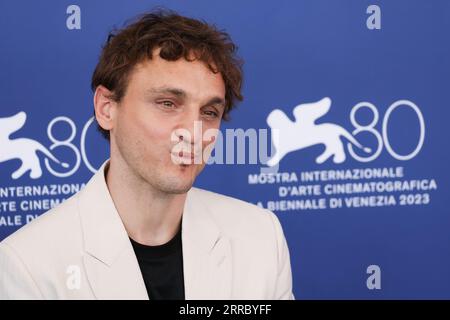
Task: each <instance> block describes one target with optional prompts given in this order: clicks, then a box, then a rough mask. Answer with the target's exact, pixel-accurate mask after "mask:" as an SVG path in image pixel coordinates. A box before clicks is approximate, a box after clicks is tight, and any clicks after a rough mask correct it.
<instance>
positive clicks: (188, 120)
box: [174, 111, 202, 145]
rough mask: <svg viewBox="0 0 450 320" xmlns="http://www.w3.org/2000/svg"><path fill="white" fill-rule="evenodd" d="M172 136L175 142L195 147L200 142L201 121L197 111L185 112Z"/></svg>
mask: <svg viewBox="0 0 450 320" xmlns="http://www.w3.org/2000/svg"><path fill="white" fill-rule="evenodd" d="M174 135H175V138H176V140H177V141H183V142H185V143H186V144H191V145H196V144H199V143H201V141H202V121H201V119H200V113H199V111H190V112H186V113H185V114H184V116H183V118H182V120H181V121H180V123H179V124H178V125H177V127H176V129H175V131H174Z"/></svg>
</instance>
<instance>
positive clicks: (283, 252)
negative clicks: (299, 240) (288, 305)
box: [269, 211, 295, 300]
mask: <svg viewBox="0 0 450 320" xmlns="http://www.w3.org/2000/svg"><path fill="white" fill-rule="evenodd" d="M269 212H270V217H271V219H272V223H273V226H274V229H275V238H276V241H277V256H278V261H277V264H278V274H277V283H276V287H275V294H274V298H273V299H274V300H294V299H295V297H294V294H293V292H292V271H291V261H290V257H289V248H288V246H287V242H286V238H285V236H284V233H283V229H282V227H281V224H280V221H279V220H278V217H277V216H276V215H275V214H274V213H273V212H271V211H269Z"/></svg>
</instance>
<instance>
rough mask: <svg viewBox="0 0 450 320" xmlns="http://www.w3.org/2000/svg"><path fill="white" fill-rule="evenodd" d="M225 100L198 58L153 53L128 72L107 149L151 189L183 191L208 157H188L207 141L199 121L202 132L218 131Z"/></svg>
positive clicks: (220, 84)
mask: <svg viewBox="0 0 450 320" xmlns="http://www.w3.org/2000/svg"><path fill="white" fill-rule="evenodd" d="M224 103H225V85H224V82H223V79H222V76H221V75H220V73H213V72H212V71H211V70H210V69H209V68H208V67H207V66H206V65H205V64H204V63H203V62H201V61H197V60H195V61H192V62H190V61H187V60H185V59H184V58H181V59H179V60H177V61H167V60H164V59H162V58H161V57H160V56H159V52H158V51H156V52H155V53H154V54H153V59H152V60H147V61H145V62H143V63H140V64H138V65H136V66H135V68H134V70H133V71H132V73H131V74H130V76H129V82H128V86H127V90H126V93H125V95H124V97H123V98H122V100H121V101H120V103H119V104H118V105H117V108H116V111H115V119H114V127H113V128H112V129H111V131H110V134H111V144H112V145H111V150H113V149H114V148H115V150H116V151H117V153H118V155H119V156H120V157H121V158H122V159H123V160H124V162H125V163H126V165H127V166H128V168H129V169H130V170H131V171H132V172H133V173H134V174H135V175H136V176H137V177H138V178H140V179H143V180H145V181H146V182H147V183H148V184H150V185H151V186H152V187H154V188H155V189H156V190H158V191H161V192H164V193H172V194H180V193H185V192H187V191H188V190H189V189H190V188H191V187H192V184H193V183H194V180H195V178H196V176H197V175H198V174H199V173H200V171H201V170H202V169H203V168H204V166H205V162H204V161H206V160H207V159H203V157H202V156H201V154H200V158H196V159H195V161H194V160H193V159H192V158H191V157H193V156H194V154H195V153H196V152H199V151H202V150H204V149H205V147H206V146H207V145H209V144H211V140H207V141H204V140H203V139H202V136H201V134H202V133H201V132H199V130H198V129H199V127H200V124H201V129H202V131H203V132H205V131H206V130H208V129H218V128H219V126H220V122H221V118H222V114H223V112H224ZM194 122H197V124H196V125H194ZM194 128H195V131H196V132H194ZM194 138H195V140H194ZM194 143H195V144H194ZM113 144H114V146H113ZM194 146H195V147H194ZM200 148H202V150H199V149H200ZM112 156H114V154H113V153H112ZM199 159H202V161H198V160H199ZM199 162H200V163H199Z"/></svg>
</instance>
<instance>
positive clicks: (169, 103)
mask: <svg viewBox="0 0 450 320" xmlns="http://www.w3.org/2000/svg"><path fill="white" fill-rule="evenodd" d="M159 104H160V105H162V106H163V107H165V108H173V107H175V104H174V103H173V102H172V101H169V100H164V101H161V102H159Z"/></svg>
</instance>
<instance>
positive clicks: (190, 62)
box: [0, 11, 293, 299]
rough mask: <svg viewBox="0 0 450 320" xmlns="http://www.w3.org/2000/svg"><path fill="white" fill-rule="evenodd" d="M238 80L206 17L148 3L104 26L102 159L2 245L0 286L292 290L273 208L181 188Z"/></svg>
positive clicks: (249, 295) (28, 289)
mask: <svg viewBox="0 0 450 320" xmlns="http://www.w3.org/2000/svg"><path fill="white" fill-rule="evenodd" d="M241 79H242V76H241V68H240V62H239V60H238V59H237V58H236V57H235V45H234V44H233V43H232V42H231V40H230V38H229V36H228V35H227V34H226V33H224V32H221V31H218V30H217V29H215V28H214V27H213V26H210V25H208V24H206V23H204V22H200V21H197V20H194V19H190V18H186V17H182V16H180V15H177V14H176V13H172V12H163V11H161V12H153V13H149V14H146V15H144V16H142V17H140V18H139V19H138V20H137V21H135V22H134V23H132V24H130V25H128V26H127V27H126V28H124V29H123V30H120V31H118V32H116V33H115V34H111V35H110V36H109V37H108V41H107V42H106V44H105V46H104V47H103V52H102V55H101V57H100V61H99V63H98V65H97V67H96V69H95V72H94V75H93V78H92V88H93V90H94V91H95V93H94V106H95V117H96V119H97V122H98V124H99V126H100V130H101V131H102V133H103V134H104V135H105V137H106V138H107V139H109V141H110V150H111V155H110V160H109V161H107V162H105V164H104V165H103V166H102V167H101V168H100V170H99V171H98V173H97V174H95V175H94V176H93V178H92V179H91V180H90V181H89V183H88V184H87V185H86V187H85V188H84V189H83V190H82V191H80V192H79V193H77V194H75V195H74V196H73V197H71V198H70V199H68V200H67V201H65V202H64V203H63V204H61V205H59V206H58V207H56V208H55V209H53V210H50V211H49V212H47V213H45V214H43V215H42V216H40V217H39V218H38V219H36V220H35V221H33V222H32V223H30V224H28V225H26V226H25V227H23V228H22V229H20V230H19V231H18V232H16V233H14V234H13V235H11V236H10V237H8V238H7V239H5V240H4V241H3V242H2V243H1V244H0V298H2V299H148V298H150V299H292V298H293V295H292V278H291V267H290V261H289V251H288V247H287V244H286V240H285V237H284V235H283V231H282V228H281V226H280V223H279V221H278V219H277V218H276V216H275V215H274V214H273V213H271V212H269V211H267V210H264V209H261V208H259V207H257V206H254V205H251V204H248V203H245V202H242V201H240V200H237V199H232V198H229V197H226V196H222V195H219V194H215V193H212V192H208V191H204V190H200V189H196V188H192V185H193V183H194V180H195V178H196V176H197V175H198V174H199V173H200V171H201V170H202V169H203V167H204V165H205V161H206V159H207V155H208V153H207V152H202V151H203V150H205V148H206V147H207V146H208V145H209V144H211V143H212V141H213V140H214V135H213V136H212V138H211V139H203V136H202V132H199V128H200V129H201V130H200V131H205V132H206V131H207V130H210V132H211V130H212V131H213V132H216V133H217V130H218V129H219V127H220V123H221V119H222V118H226V117H227V115H228V113H229V112H230V110H231V109H232V107H233V105H234V103H235V101H236V100H241V99H242V96H241V93H240V90H241V83H242V81H241ZM206 149H208V148H206ZM199 158H200V159H199Z"/></svg>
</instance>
